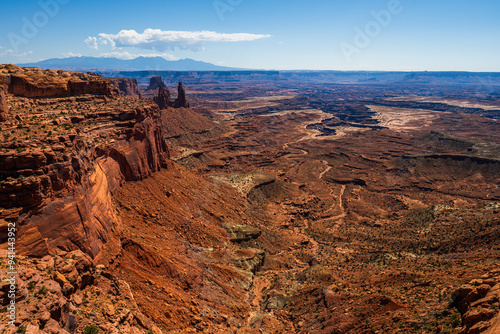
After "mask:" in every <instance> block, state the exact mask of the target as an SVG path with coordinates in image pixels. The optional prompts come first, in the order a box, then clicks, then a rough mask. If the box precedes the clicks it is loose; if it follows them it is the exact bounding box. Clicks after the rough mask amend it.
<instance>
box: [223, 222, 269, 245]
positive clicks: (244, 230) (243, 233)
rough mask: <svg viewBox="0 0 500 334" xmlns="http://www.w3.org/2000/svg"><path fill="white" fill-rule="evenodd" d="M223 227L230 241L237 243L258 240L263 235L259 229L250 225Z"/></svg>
mask: <svg viewBox="0 0 500 334" xmlns="http://www.w3.org/2000/svg"><path fill="white" fill-rule="evenodd" d="M222 227H223V228H224V229H225V230H226V231H227V235H228V236H229V240H231V241H232V242H237V243H239V242H243V241H249V240H251V239H256V238H258V237H259V236H260V234H261V231H260V230H259V229H258V228H255V227H252V226H248V225H232V226H231V225H223V226H222Z"/></svg>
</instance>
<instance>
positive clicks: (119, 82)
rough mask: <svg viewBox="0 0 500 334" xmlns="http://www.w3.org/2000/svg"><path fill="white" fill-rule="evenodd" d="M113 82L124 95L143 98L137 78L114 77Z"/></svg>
mask: <svg viewBox="0 0 500 334" xmlns="http://www.w3.org/2000/svg"><path fill="white" fill-rule="evenodd" d="M111 83H112V84H113V85H115V86H116V87H117V88H118V90H119V91H120V94H121V95H122V96H128V97H133V98H141V97H142V95H141V91H140V90H139V86H138V84H137V79H128V78H112V79H111Z"/></svg>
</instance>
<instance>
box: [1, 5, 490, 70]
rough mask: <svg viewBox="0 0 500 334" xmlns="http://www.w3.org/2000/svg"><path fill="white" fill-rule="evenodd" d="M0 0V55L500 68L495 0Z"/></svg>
mask: <svg viewBox="0 0 500 334" xmlns="http://www.w3.org/2000/svg"><path fill="white" fill-rule="evenodd" d="M0 6H1V9H2V10H1V11H0V63H22V62H30V61H38V60H43V59H47V58H62V57H66V56H70V55H82V56H113V55H114V56H118V57H121V58H132V57H135V56H137V55H162V56H164V57H165V58H167V59H180V58H192V59H196V60H202V61H207V62H211V63H214V64H219V65H225V66H231V67H242V68H256V69H282V70H288V69H310V70H430V71H433V70H465V71H500V61H499V59H500V20H499V19H498V15H499V14H500V2H499V1H498V0H483V1H472V0H433V1H431V0H370V1H369V0H351V1H346V0H316V1H311V2H305V1H297V0H286V1H285V0H276V1H273V0H266V1H264V0H187V1H179V0H177V1H170V0H162V1H159V0H150V1H147V0H146V1H127V0H120V1H114V0H109V1H102V0H101V1H97V0H85V1H83V0H41V1H32V0H23V1H16V0H2V2H1V5H0ZM30 28H31V29H30ZM33 28H34V29H33ZM200 32H203V33H200ZM86 41H87V42H86Z"/></svg>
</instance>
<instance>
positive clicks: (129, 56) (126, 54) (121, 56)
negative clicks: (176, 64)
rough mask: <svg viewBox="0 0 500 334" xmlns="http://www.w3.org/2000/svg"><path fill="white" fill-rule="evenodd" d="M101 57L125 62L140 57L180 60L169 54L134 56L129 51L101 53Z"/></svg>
mask: <svg viewBox="0 0 500 334" xmlns="http://www.w3.org/2000/svg"><path fill="white" fill-rule="evenodd" d="M99 56H100V57H104V58H118V59H124V60H130V59H135V58H138V57H163V58H165V59H166V60H178V59H179V58H176V57H174V56H173V55H171V54H168V53H161V54H158V53H146V54H144V53H141V54H132V53H130V52H127V51H122V52H108V53H101V54H100V55H99Z"/></svg>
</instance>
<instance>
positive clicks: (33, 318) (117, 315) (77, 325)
mask: <svg viewBox="0 0 500 334" xmlns="http://www.w3.org/2000/svg"><path fill="white" fill-rule="evenodd" d="M4 252H5V251H2V250H0V253H1V255H2V256H1V260H0V261H1V262H3V263H2V265H4V264H5V262H6V261H7V259H6V256H5V254H3V253H4ZM19 260H21V261H22V264H21V265H19V267H18V272H19V275H18V277H17V279H16V281H15V286H16V291H17V294H16V319H15V320H14V325H16V327H18V328H21V327H20V326H21V325H22V326H24V328H25V329H26V332H27V333H85V332H89V328H93V327H92V326H95V328H100V329H101V330H103V331H106V332H108V331H111V330H113V329H115V330H116V328H118V327H119V328H120V329H122V330H126V332H127V333H146V332H147V331H150V332H153V333H156V334H158V333H161V330H160V329H159V328H158V327H157V326H156V325H155V324H154V323H153V321H151V320H150V319H149V318H148V317H146V316H145V315H144V314H142V313H141V312H140V311H139V310H138V309H137V303H136V302H135V299H134V295H133V294H132V292H131V290H130V286H129V285H128V283H126V282H124V281H122V280H119V279H117V278H115V277H114V276H112V275H111V274H110V273H109V272H108V271H107V270H106V268H104V267H103V266H102V265H101V266H100V265H98V266H95V265H94V263H93V262H92V260H91V259H90V258H89V257H88V255H86V254H84V253H82V252H81V251H73V252H69V253H67V252H59V254H57V255H54V256H46V257H43V258H41V259H29V258H24V257H21V258H20V259H19ZM0 277H1V280H0V300H1V304H2V305H3V306H8V305H10V298H9V297H8V291H9V289H10V283H9V281H7V278H8V276H7V274H6V272H5V271H2V272H1V273H0ZM115 305H116V306H117V307H115ZM87 310H91V311H95V310H99V312H92V313H91V314H89V312H87ZM9 314H10V313H8V312H1V313H0V321H1V322H2V324H7V323H8V322H9V321H11V318H10V317H9ZM16 327H14V326H12V332H11V331H7V328H5V327H4V328H3V330H4V331H3V332H5V333H14V332H16V330H17V328H16ZM85 328H87V331H86V330H85ZM17 332H18V333H19V332H21V331H19V330H17ZM111 332H112V331H111Z"/></svg>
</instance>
